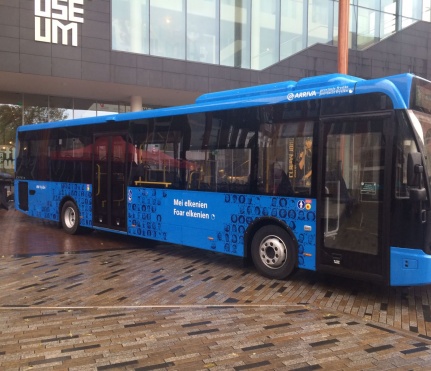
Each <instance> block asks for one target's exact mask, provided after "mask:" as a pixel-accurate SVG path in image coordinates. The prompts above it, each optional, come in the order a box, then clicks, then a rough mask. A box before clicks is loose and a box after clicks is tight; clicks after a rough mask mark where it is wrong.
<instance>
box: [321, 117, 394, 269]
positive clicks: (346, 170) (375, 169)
mask: <svg viewBox="0 0 431 371" xmlns="http://www.w3.org/2000/svg"><path fill="white" fill-rule="evenodd" d="M383 124H384V119H373V118H369V117H368V118H358V119H349V120H337V121H335V120H328V121H326V122H324V127H323V133H324V134H323V146H324V147H323V150H324V153H323V166H322V179H323V182H322V184H321V195H322V198H321V200H322V202H323V203H322V207H323V213H322V217H323V218H322V227H323V232H324V233H323V249H322V250H321V252H320V255H319V256H320V258H319V260H320V263H321V264H322V265H324V266H331V267H339V268H342V269H345V270H348V271H351V272H355V271H356V272H362V273H370V274H375V275H379V276H382V275H383V263H384V262H383V256H384V254H383V239H382V237H383V206H384V202H383V201H384V189H385V182H387V180H386V176H385V136H384V133H383V126H384V125H383Z"/></svg>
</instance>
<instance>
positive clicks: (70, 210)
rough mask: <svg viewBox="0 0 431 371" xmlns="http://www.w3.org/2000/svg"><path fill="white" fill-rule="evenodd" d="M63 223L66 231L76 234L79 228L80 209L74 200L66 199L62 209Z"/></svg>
mask: <svg viewBox="0 0 431 371" xmlns="http://www.w3.org/2000/svg"><path fill="white" fill-rule="evenodd" d="M61 225H62V226H63V229H64V230H65V231H66V233H69V234H75V233H77V232H78V228H79V210H78V207H77V206H76V205H75V203H74V202H72V201H66V202H65V203H64V205H63V208H62V209H61Z"/></svg>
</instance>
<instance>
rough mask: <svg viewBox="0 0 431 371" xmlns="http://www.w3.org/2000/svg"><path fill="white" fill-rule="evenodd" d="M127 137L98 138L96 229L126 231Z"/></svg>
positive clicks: (95, 172)
mask: <svg viewBox="0 0 431 371" xmlns="http://www.w3.org/2000/svg"><path fill="white" fill-rule="evenodd" d="M126 148H127V140H126V136H125V135H95V137H94V174H93V225H94V226H96V227H102V228H109V229H115V230H126V178H127V177H126V170H127V163H126Z"/></svg>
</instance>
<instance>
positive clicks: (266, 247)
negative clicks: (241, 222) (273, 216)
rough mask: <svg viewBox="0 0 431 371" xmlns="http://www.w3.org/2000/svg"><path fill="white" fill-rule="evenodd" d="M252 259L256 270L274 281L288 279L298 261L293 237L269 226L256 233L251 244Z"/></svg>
mask: <svg viewBox="0 0 431 371" xmlns="http://www.w3.org/2000/svg"><path fill="white" fill-rule="evenodd" d="M251 257H252V259H253V263H254V265H255V266H256V269H257V270H258V271H259V272H260V273H261V274H263V275H264V276H266V277H269V278H273V279H284V278H286V277H288V276H289V275H290V274H291V273H292V272H293V270H294V269H295V265H296V260H297V257H296V252H295V247H294V244H293V241H292V239H291V237H290V236H289V234H288V233H287V232H286V231H285V230H284V229H283V228H281V227H278V226H275V225H267V226H265V227H262V228H261V229H259V230H258V231H257V232H256V234H255V235H254V237H253V240H252V243H251Z"/></svg>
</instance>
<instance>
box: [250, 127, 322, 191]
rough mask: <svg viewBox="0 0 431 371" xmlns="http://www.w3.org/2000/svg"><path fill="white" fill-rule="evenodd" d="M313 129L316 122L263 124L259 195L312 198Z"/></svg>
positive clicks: (259, 141)
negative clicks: (307, 196) (310, 196)
mask: <svg viewBox="0 0 431 371" xmlns="http://www.w3.org/2000/svg"><path fill="white" fill-rule="evenodd" d="M313 128H314V122H313V121H305V122H304V121H302V122H287V123H283V124H273V125H267V124H263V125H261V127H260V131H259V140H258V147H259V167H258V190H259V192H260V193H262V194H271V195H295V194H298V195H304V196H306V195H310V191H311V181H312V154H313V139H312V135H313Z"/></svg>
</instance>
